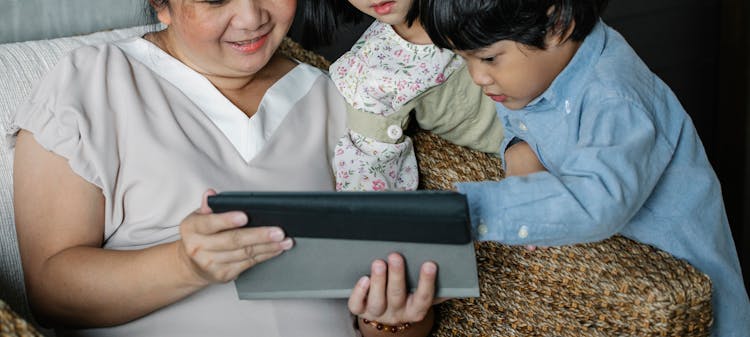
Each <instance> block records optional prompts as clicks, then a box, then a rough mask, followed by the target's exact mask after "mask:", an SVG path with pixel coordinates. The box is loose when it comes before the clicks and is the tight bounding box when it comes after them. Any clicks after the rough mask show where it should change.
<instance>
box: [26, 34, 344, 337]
mask: <svg viewBox="0 0 750 337" xmlns="http://www.w3.org/2000/svg"><path fill="white" fill-rule="evenodd" d="M345 115H346V113H345V104H344V101H343V99H342V98H341V96H340V94H339V93H338V91H337V90H336V88H335V86H333V85H332V83H331V81H330V80H329V78H328V77H327V76H326V75H325V74H324V73H322V72H321V71H319V70H318V69H316V68H314V67H311V66H309V65H305V64H300V65H298V66H297V67H295V68H294V69H293V70H292V71H291V72H289V73H288V74H287V75H286V76H284V77H283V78H282V79H281V80H279V81H278V82H277V83H276V84H275V85H274V86H272V87H271V88H270V89H269V90H268V92H267V93H266V95H265V96H264V98H263V101H262V103H261V105H260V107H259V110H258V112H257V113H256V114H255V115H254V116H253V117H252V118H249V119H248V118H247V117H246V116H245V115H244V114H243V113H242V112H241V111H239V110H238V109H237V108H236V107H235V106H234V105H232V103H230V102H229V101H228V100H227V99H226V98H225V97H224V96H223V95H221V93H220V92H219V91H218V90H217V89H216V88H215V87H213V86H212V85H211V83H210V82H209V81H208V80H206V79H205V78H204V77H203V76H201V75H199V74H198V73H196V72H194V71H192V70H191V69H190V68H188V67H186V66H185V65H184V64H182V63H180V62H179V61H177V60H175V59H173V58H172V57H171V56H169V55H168V54H166V53H164V52H163V51H161V50H160V49H159V48H157V47H155V46H154V45H152V44H151V43H149V42H147V41H146V40H143V39H141V38H134V39H129V40H124V41H121V42H118V43H113V44H103V45H97V46H88V47H83V48H81V49H78V50H76V51H74V52H73V53H72V54H70V55H69V56H67V57H65V58H63V59H62V60H61V61H60V62H59V63H58V65H57V66H56V67H55V68H54V70H53V71H52V72H51V73H50V74H49V75H48V76H47V77H46V78H45V79H44V80H43V81H42V82H41V84H40V85H39V86H38V87H37V88H36V89H35V92H34V93H33V95H32V97H31V99H30V101H29V102H28V103H26V104H25V105H23V106H22V107H21V108H20V109H19V111H18V114H17V116H16V119H15V127H16V128H23V129H26V130H29V131H31V132H32V133H34V135H35V137H36V140H37V141H38V142H39V143H40V144H41V145H42V146H44V147H45V148H47V149H49V150H50V151H53V152H54V153H56V154H58V155H61V156H63V157H65V158H67V159H68V160H69V163H70V166H71V167H72V169H73V170H74V171H75V172H76V173H77V174H79V175H80V176H81V177H83V178H84V179H86V180H88V181H90V182H91V183H93V184H95V185H96V186H98V187H100V188H101V190H102V193H103V194H104V196H105V200H106V204H105V208H106V214H105V223H104V246H105V247H106V248H109V249H123V250H126V249H139V248H144V247H149V246H153V245H156V244H160V243H165V242H170V241H173V240H176V239H177V238H178V236H179V231H178V226H179V224H180V221H181V220H182V219H183V218H184V217H185V216H186V215H187V214H188V213H190V212H191V211H193V210H195V209H196V208H198V207H199V206H200V201H201V200H200V198H201V195H202V193H203V192H204V191H205V190H206V189H207V188H214V189H216V190H218V191H226V190H255V191H280V190H309V191H313V190H332V189H333V185H334V180H333V176H332V168H331V164H330V163H331V157H332V153H333V148H334V146H335V144H336V141H337V140H338V138H340V137H341V136H342V135H343V134H344V133H345V126H344V125H345ZM277 131H278V132H277ZM153 277H154V278H157V277H159V275H153ZM351 322H352V321H351V318H350V315H349V313H348V310H347V308H346V303H345V301H343V300H275V301H270V300H269V301H241V300H239V299H238V298H237V293H236V290H235V287H234V285H233V283H231V282H230V283H228V284H221V285H215V286H210V287H208V288H206V289H204V290H202V291H200V292H198V293H196V294H194V295H192V296H190V297H188V298H185V299H184V300H182V301H179V302H176V303H174V304H172V305H170V306H168V307H165V308H163V309H161V310H158V311H157V312H155V313H153V314H151V315H148V316H146V317H144V318H141V319H138V320H135V321H133V322H130V323H127V324H124V325H121V326H116V327H112V328H106V329H91V330H76V331H61V332H60V333H61V334H62V335H74V336H240V335H242V336H355V335H356V333H355V331H354V330H353V329H352V324H351Z"/></svg>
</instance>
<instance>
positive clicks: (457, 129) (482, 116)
mask: <svg viewBox="0 0 750 337" xmlns="http://www.w3.org/2000/svg"><path fill="white" fill-rule="evenodd" d="M413 102H414V104H413V108H414V110H415V111H416V115H415V117H416V119H417V122H418V123H419V126H420V127H421V128H422V129H425V130H430V131H432V132H434V133H435V134H437V135H439V136H440V137H442V138H444V139H446V140H448V141H450V142H451V143H454V144H458V145H462V146H467V147H469V148H472V149H474V150H477V151H482V152H488V153H499V152H500V149H501V147H500V143H501V142H502V139H503V134H504V130H503V125H502V123H500V120H499V119H498V118H497V112H496V108H495V102H493V101H492V100H491V99H490V98H489V97H487V96H486V95H485V94H484V93H483V92H482V88H480V87H479V86H477V85H476V84H474V82H473V81H472V80H471V76H470V75H469V71H468V69H467V68H466V65H464V66H463V67H461V68H460V69H458V70H456V71H455V72H454V73H453V74H451V76H449V77H448V79H447V80H446V81H445V82H444V83H443V84H441V85H439V86H436V87H433V88H432V89H430V90H429V91H427V92H425V93H424V94H422V95H421V96H420V97H417V98H416V99H414V100H413Z"/></svg>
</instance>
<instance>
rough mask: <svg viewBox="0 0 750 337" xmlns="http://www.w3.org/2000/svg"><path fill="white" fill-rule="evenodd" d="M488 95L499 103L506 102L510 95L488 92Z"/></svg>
mask: <svg viewBox="0 0 750 337" xmlns="http://www.w3.org/2000/svg"><path fill="white" fill-rule="evenodd" d="M487 96H489V97H490V98H491V99H492V100H493V101H495V102H498V103H502V102H505V100H506V99H508V96H505V95H492V94H487Z"/></svg>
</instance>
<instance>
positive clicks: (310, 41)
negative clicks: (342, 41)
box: [299, 0, 420, 48]
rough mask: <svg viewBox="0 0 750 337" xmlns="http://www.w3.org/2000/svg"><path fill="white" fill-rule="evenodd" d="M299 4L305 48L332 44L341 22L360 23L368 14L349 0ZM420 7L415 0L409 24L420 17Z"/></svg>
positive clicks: (408, 18) (408, 19)
mask: <svg viewBox="0 0 750 337" xmlns="http://www.w3.org/2000/svg"><path fill="white" fill-rule="evenodd" d="M299 5H300V6H302V8H301V10H302V18H301V19H302V24H301V27H302V38H301V41H300V43H301V44H302V45H303V46H304V47H305V48H314V47H318V46H321V45H326V44H330V43H331V42H332V40H333V36H334V33H335V32H336V30H337V29H338V28H339V25H340V24H344V23H359V22H360V21H362V19H364V18H365V17H366V16H367V15H366V14H364V13H362V12H361V11H360V10H358V9H357V8H355V7H354V6H352V4H350V3H349V1H347V0H303V1H300V2H299ZM419 7H420V6H419V0H414V2H413V3H412V6H411V8H410V9H409V12H408V13H407V14H406V22H407V23H408V24H409V26H411V25H412V24H413V23H414V22H415V21H417V19H419Z"/></svg>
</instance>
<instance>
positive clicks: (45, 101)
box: [11, 47, 116, 191]
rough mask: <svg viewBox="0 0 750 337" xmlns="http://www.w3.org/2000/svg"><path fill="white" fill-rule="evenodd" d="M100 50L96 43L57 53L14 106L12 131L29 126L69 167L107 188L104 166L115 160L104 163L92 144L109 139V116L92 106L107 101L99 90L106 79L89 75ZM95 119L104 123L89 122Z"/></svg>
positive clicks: (38, 139) (41, 141)
mask: <svg viewBox="0 0 750 337" xmlns="http://www.w3.org/2000/svg"><path fill="white" fill-rule="evenodd" d="M99 56H101V54H100V53H99V52H98V51H97V50H96V49H95V48H94V47H84V48H81V49H79V50H76V51H74V53H72V54H70V55H68V56H66V57H63V58H61V59H60V61H59V62H58V63H57V65H56V66H55V67H54V68H53V69H52V70H51V71H50V73H48V74H47V75H46V76H45V77H44V78H43V79H42V80H41V81H40V83H39V84H37V86H36V87H35V89H34V91H33V92H32V94H31V96H30V98H29V100H28V101H27V102H25V103H24V104H22V105H21V106H19V108H18V110H16V114H15V116H14V120H13V122H12V126H11V132H12V133H14V134H16V133H17V132H18V130H20V129H24V130H27V131H29V132H31V133H32V134H33V135H34V138H35V140H36V141H37V142H38V143H39V144H40V145H41V146H42V147H43V148H45V149H47V150H49V151H51V152H53V153H55V154H57V155H59V156H62V157H64V158H65V159H67V160H68V163H69V165H70V167H71V169H72V170H73V172H75V173H76V174H78V175H79V176H81V177H82V178H83V179H85V180H87V181H89V182H91V183H92V184H94V185H96V186H97V187H99V188H101V189H103V190H105V191H106V190H107V188H106V186H105V185H107V182H106V181H107V180H109V179H106V178H105V175H106V174H104V171H103V170H106V167H111V166H112V165H113V164H112V163H109V164H104V163H103V161H104V160H106V159H105V158H102V156H101V155H98V154H97V153H98V151H96V146H101V145H102V144H104V143H107V142H109V144H112V140H111V137H112V135H111V133H108V132H106V131H105V129H106V124H105V123H107V121H108V120H109V117H108V116H107V114H104V113H101V111H98V112H100V113H99V114H95V113H96V112H97V111H92V110H96V109H94V108H93V107H95V106H106V102H102V100H105V97H106V95H104V94H101V91H102V88H105V87H106V85H105V84H104V83H102V80H103V79H102V78H100V80H99V81H97V80H96V79H95V78H94V77H92V76H90V75H92V74H95V73H96V71H95V70H93V69H95V68H97V67H96V63H98V62H99V61H102V60H101V57H99ZM99 94H101V95H99ZM93 101H99V103H92V102H93ZM100 103H102V104H100ZM98 123H102V124H98ZM94 124H96V125H100V126H103V127H102V128H93V127H92V125H94ZM97 144H98V145H97ZM110 152H111V151H110ZM105 156H109V157H111V156H116V154H113V153H108V154H106V155H105ZM115 158H116V157H115Z"/></svg>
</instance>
